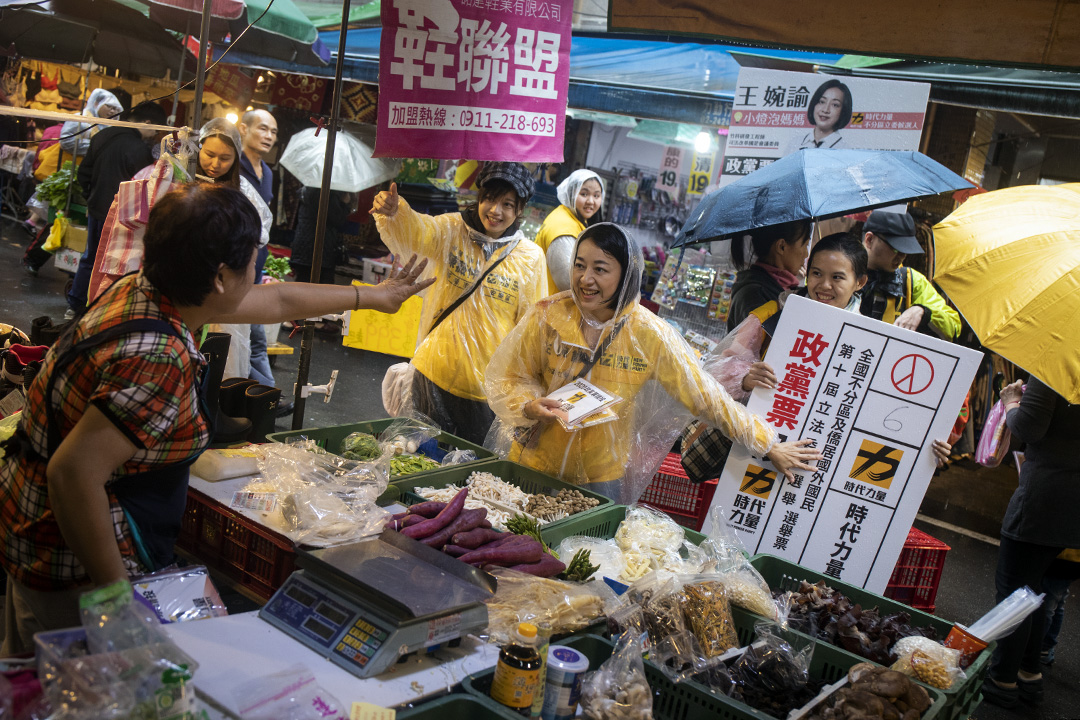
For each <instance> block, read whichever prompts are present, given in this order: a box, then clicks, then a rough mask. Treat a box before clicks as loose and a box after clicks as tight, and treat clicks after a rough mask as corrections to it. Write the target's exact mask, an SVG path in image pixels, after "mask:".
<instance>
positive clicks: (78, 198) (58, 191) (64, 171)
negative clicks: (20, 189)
mask: <svg viewBox="0 0 1080 720" xmlns="http://www.w3.org/2000/svg"><path fill="white" fill-rule="evenodd" d="M74 181H75V166H74V165H73V164H72V162H71V161H70V160H68V161H67V162H66V163H64V166H63V167H61V168H60V169H59V170H57V171H56V172H54V173H53V174H52V175H50V176H49V177H47V178H45V180H44V181H43V182H42V183H41V184H40V185H38V186H37V194H38V198H39V199H41V201H42V202H45V203H48V204H49V205H51V206H53V207H55V208H62V207H64V206H65V205H66V204H67V197H68V187H69V186H70V185H71V183H72V182H74ZM71 202H72V203H75V204H77V205H85V204H86V198H84V197H83V194H82V190H81V189H80V188H79V184H78V183H77V182H76V183H75V189H74V190H73V191H72V193H71Z"/></svg>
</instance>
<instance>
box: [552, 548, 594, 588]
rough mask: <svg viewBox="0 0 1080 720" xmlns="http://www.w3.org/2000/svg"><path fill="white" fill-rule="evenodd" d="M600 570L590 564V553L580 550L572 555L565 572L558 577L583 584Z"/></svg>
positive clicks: (583, 549)
mask: <svg viewBox="0 0 1080 720" xmlns="http://www.w3.org/2000/svg"><path fill="white" fill-rule="evenodd" d="M599 569H600V566H599V565H593V564H592V552H591V551H589V550H586V549H585V548H582V549H580V550H578V551H577V552H576V553H574V559H573V560H571V561H570V564H569V565H567V566H566V570H564V571H563V572H562V574H561V575H559V577H560V578H562V579H563V580H572V581H574V582H585V581H586V580H588V579H589V578H591V577H592V576H593V573H594V572H596V571H597V570H599Z"/></svg>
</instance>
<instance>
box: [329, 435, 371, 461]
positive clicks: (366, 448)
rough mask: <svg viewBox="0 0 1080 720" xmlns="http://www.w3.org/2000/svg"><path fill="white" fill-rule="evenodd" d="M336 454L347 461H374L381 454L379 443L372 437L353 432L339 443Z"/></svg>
mask: <svg viewBox="0 0 1080 720" xmlns="http://www.w3.org/2000/svg"><path fill="white" fill-rule="evenodd" d="M338 452H339V453H340V454H341V456H342V457H344V458H347V459H349V460H362V461H363V460H374V459H375V458H377V457H379V455H381V454H382V449H381V448H380V447H379V441H378V440H376V439H375V436H374V435H369V434H367V433H363V432H354V433H351V434H350V435H348V436H347V437H346V438H345V439H344V440H342V441H341V447H340V448H339V449H338Z"/></svg>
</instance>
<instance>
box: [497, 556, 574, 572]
mask: <svg viewBox="0 0 1080 720" xmlns="http://www.w3.org/2000/svg"><path fill="white" fill-rule="evenodd" d="M508 567H509V569H510V570H517V571H518V572H523V573H528V574H530V575H535V576H537V577H555V576H556V575H558V574H559V573H561V572H562V571H563V570H566V565H564V564H563V562H562V561H561V560H559V559H558V558H556V557H555V556H554V555H551V554H549V553H543V555H542V556H541V557H540V560H539V562H534V563H521V564H519V565H510V566H508Z"/></svg>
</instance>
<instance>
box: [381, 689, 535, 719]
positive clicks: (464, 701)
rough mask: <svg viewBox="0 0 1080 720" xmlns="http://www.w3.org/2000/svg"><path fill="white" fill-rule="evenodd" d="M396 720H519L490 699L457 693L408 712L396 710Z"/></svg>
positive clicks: (410, 709)
mask: <svg viewBox="0 0 1080 720" xmlns="http://www.w3.org/2000/svg"><path fill="white" fill-rule="evenodd" d="M397 718H398V720H514V719H515V718H516V719H517V720H520V719H521V716H520V715H516V714H514V713H512V712H510V710H508V709H507V708H504V707H503V706H502V705H499V704H498V703H497V702H495V701H494V700H492V699H491V698H486V697H479V696H477V695H468V694H465V693H459V694H457V695H443V696H442V697H440V698H436V699H435V700H431V701H429V702H425V703H422V704H420V705H417V706H416V707H413V708H409V709H408V710H398V712H397Z"/></svg>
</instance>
